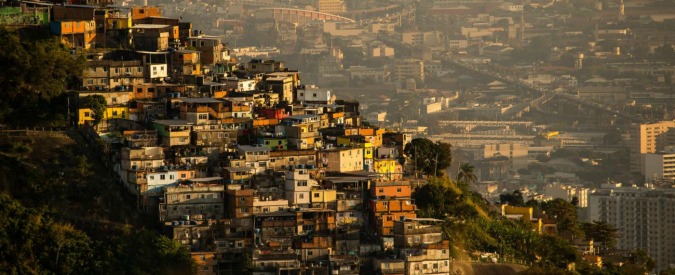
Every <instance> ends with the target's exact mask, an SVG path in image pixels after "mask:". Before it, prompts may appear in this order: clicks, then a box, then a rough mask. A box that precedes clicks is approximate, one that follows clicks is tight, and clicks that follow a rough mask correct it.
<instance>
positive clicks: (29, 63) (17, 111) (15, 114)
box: [0, 28, 84, 126]
mask: <svg viewBox="0 0 675 275" xmlns="http://www.w3.org/2000/svg"><path fill="white" fill-rule="evenodd" d="M0 37H2V39H0V64H4V66H1V67H0V93H2V96H0V123H6V124H10V125H15V126H66V125H68V118H66V113H67V109H66V108H67V94H66V93H65V92H66V89H67V88H68V87H70V86H76V85H77V81H78V79H79V78H80V77H81V75H82V72H83V69H84V58H83V57H81V56H79V55H71V54H70V51H69V49H67V48H65V47H64V46H63V45H62V44H61V43H59V41H58V39H57V38H55V37H53V36H51V35H50V34H49V33H48V30H42V29H37V30H33V29H31V30H28V29H27V30H23V31H21V32H15V31H10V30H7V29H6V28H0Z"/></svg>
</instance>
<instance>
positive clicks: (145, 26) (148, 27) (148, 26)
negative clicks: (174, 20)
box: [133, 24, 169, 29]
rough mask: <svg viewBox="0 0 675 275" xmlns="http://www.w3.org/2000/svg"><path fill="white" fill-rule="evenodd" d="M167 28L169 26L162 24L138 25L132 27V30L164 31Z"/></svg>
mask: <svg viewBox="0 0 675 275" xmlns="http://www.w3.org/2000/svg"><path fill="white" fill-rule="evenodd" d="M168 27H169V25H163V24H138V25H135V26H133V28H134V29H164V28H168Z"/></svg>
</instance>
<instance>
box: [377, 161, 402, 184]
mask: <svg viewBox="0 0 675 275" xmlns="http://www.w3.org/2000/svg"><path fill="white" fill-rule="evenodd" d="M373 169H374V170H375V173H378V174H379V175H380V176H381V177H384V178H385V179H387V180H398V179H401V177H402V175H403V171H402V170H403V169H402V166H401V164H400V163H398V161H397V160H396V159H375V160H373Z"/></svg>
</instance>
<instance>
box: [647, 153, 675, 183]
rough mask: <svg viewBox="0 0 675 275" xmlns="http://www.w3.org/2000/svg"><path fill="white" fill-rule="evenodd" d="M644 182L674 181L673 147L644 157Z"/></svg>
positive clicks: (674, 155)
mask: <svg viewBox="0 0 675 275" xmlns="http://www.w3.org/2000/svg"><path fill="white" fill-rule="evenodd" d="M645 180H647V181H652V180H675V146H668V147H666V150H664V151H662V152H659V153H654V154H647V155H645Z"/></svg>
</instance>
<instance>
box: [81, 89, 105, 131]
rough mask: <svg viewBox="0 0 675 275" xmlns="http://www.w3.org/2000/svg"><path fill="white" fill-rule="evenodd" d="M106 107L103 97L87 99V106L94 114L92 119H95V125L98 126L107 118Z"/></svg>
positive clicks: (96, 96) (97, 96)
mask: <svg viewBox="0 0 675 275" xmlns="http://www.w3.org/2000/svg"><path fill="white" fill-rule="evenodd" d="M106 105H107V104H106V102H105V97H103V96H101V95H92V96H89V97H87V101H86V102H85V106H87V107H89V109H91V111H92V113H93V114H92V118H93V119H94V125H98V124H99V123H100V122H101V121H102V120H103V118H104V117H105V110H106Z"/></svg>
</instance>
